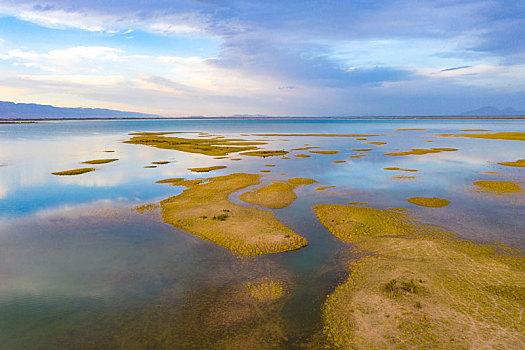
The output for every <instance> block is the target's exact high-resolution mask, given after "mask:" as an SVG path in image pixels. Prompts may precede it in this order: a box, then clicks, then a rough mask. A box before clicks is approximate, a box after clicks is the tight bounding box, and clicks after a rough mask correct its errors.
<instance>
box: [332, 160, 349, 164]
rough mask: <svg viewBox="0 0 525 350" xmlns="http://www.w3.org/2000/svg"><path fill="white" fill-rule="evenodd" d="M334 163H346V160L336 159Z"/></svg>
mask: <svg viewBox="0 0 525 350" xmlns="http://www.w3.org/2000/svg"><path fill="white" fill-rule="evenodd" d="M332 163H335V164H341V163H346V160H334V161H333V162H332Z"/></svg>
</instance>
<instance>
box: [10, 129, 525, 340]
mask: <svg viewBox="0 0 525 350" xmlns="http://www.w3.org/2000/svg"><path fill="white" fill-rule="evenodd" d="M401 128H422V129H425V130H414V131H394V130H395V129H401ZM460 129H488V130H490V131H491V132H495V131H520V132H525V121H508V120H506V121H497V120H495V121H476V120H465V121H438V120H431V121H430V120H427V121H421V120H417V121H410V120H402V121H395V120H394V121H392V120H361V121H360V120H347V121H341V120H330V121H327V120H166V121H164V120H160V121H159V120H135V121H62V122H43V123H36V124H7V125H0V165H2V166H0V348H1V349H31V348H42V349H51V348H148V346H149V347H151V348H164V347H165V348H205V347H211V348H213V347H219V345H217V344H219V343H220V341H221V340H222V338H221V337H224V336H225V335H224V334H226V337H230V336H231V337H234V336H235V335H236V334H252V333H253V330H254V329H259V328H258V327H259V326H260V327H262V328H261V329H266V328H264V327H266V326H264V322H263V321H261V320H263V319H269V320H272V322H274V321H273V320H275V322H281V323H283V324H284V326H283V327H282V330H283V332H284V335H283V337H282V339H286V340H283V341H282V342H281V345H283V346H285V347H287V348H303V347H305V346H306V345H305V344H309V343H310V344H311V343H312V342H314V340H312V339H311V336H312V335H313V334H316V333H317V332H319V331H320V330H321V327H322V324H321V318H320V317H321V315H320V308H321V305H322V303H323V302H324V299H325V297H326V295H327V294H329V293H330V292H331V291H332V290H333V288H334V287H335V286H337V284H338V283H340V282H341V281H343V280H344V278H345V276H346V265H347V262H348V260H349V259H351V258H352V256H351V255H350V253H348V251H349V249H348V248H349V246H348V245H346V244H343V243H341V242H340V241H338V240H337V239H335V238H334V237H333V236H332V235H330V234H329V233H328V231H327V230H326V229H325V228H324V227H323V226H321V225H320V223H319V222H318V221H317V219H316V218H315V215H314V214H313V212H312V210H311V207H312V206H313V205H315V204H321V203H337V204H345V203H347V202H348V201H360V202H370V205H371V206H373V207H377V208H387V207H403V208H409V209H412V210H414V211H415V212H416V213H417V215H419V216H420V217H421V218H422V220H424V221H425V222H427V223H430V224H438V225H443V226H445V227H446V228H448V229H450V230H454V231H455V232H457V233H459V234H460V235H462V236H463V237H466V238H470V239H473V240H476V241H499V242H504V243H506V244H508V245H512V246H519V247H525V232H524V230H523V227H525V215H523V213H524V210H525V203H524V201H523V196H520V195H515V196H504V197H497V196H488V195H483V194H480V193H478V192H475V191H473V185H472V183H473V181H477V180H511V181H517V182H519V183H521V184H522V186H523V184H524V182H525V174H524V171H523V168H514V167H504V166H501V165H498V164H497V163H498V162H502V161H515V160H517V159H524V158H525V146H523V145H522V143H523V142H520V141H502V140H484V139H470V138H442V137H436V136H434V134H438V133H459V130H460ZM137 131H139V132H142V131H159V132H160V131H178V132H207V133H211V134H214V135H221V136H225V137H236V138H239V137H242V138H245V139H268V145H266V146H264V147H265V149H285V150H291V149H293V148H298V147H304V145H305V144H308V145H310V146H316V147H321V148H320V149H323V150H337V151H339V153H338V154H334V155H322V154H311V153H310V154H311V157H310V158H296V157H293V155H294V154H298V153H308V151H293V152H292V153H291V155H292V157H291V159H289V160H285V159H280V157H271V158H266V159H262V158H258V157H246V156H241V158H242V161H231V160H229V159H223V160H219V159H213V157H208V156H205V155H199V154H190V153H183V152H178V151H173V150H161V149H156V148H152V147H148V146H142V145H131V144H125V143H122V141H125V140H127V139H129V136H128V134H129V133H131V132H137ZM257 133H297V134H301V133H321V134H328V133H352V134H354V133H358V134H359V133H367V134H369V133H371V134H381V135H384V136H378V137H370V138H369V139H368V141H384V142H386V143H387V144H385V145H381V146H377V145H369V144H364V143H363V142H367V140H356V139H355V138H348V137H305V136H300V137H299V136H282V137H281V136H279V137H276V136H272V137H266V138H265V137H263V136H256V135H249V136H240V134H257ZM184 135H186V136H185V137H196V135H195V134H184ZM427 140H432V141H433V142H427ZM430 147H448V148H450V147H453V148H457V149H458V151H456V152H442V153H437V154H427V155H421V156H414V155H412V156H404V157H393V156H387V155H385V153H387V152H397V151H396V150H400V151H403V150H407V149H411V148H430ZM362 148H371V149H372V150H371V151H367V152H363V153H366V154H367V156H365V157H363V158H348V157H349V156H351V155H355V154H357V153H359V151H352V149H362ZM105 150H113V151H115V152H112V153H106V152H102V151H105ZM100 158H118V159H119V160H118V161H117V162H113V163H108V164H104V165H96V166H94V167H95V168H97V170H96V171H94V172H91V173H87V174H83V175H79V176H70V177H59V176H53V175H51V172H55V171H61V170H67V169H74V168H79V167H84V166H85V165H81V164H80V163H81V162H82V161H86V160H90V159H100ZM163 160H168V161H171V163H169V164H166V165H160V166H158V167H157V168H153V169H148V168H144V166H147V165H151V162H153V161H163ZM339 160H344V161H345V163H342V164H338V163H333V161H339ZM265 164H275V165H276V166H275V167H273V168H269V167H264V165H265ZM212 165H226V166H227V168H226V169H223V170H219V171H214V172H210V173H201V174H195V173H191V172H189V171H188V170H187V169H188V168H191V167H203V166H212ZM384 167H400V168H409V169H418V170H419V172H417V173H409V172H397V171H386V170H383V168H384ZM265 168H266V169H270V170H271V172H270V173H268V174H265V175H264V177H263V183H270V182H272V181H274V180H276V179H286V178H290V177H296V176H301V177H310V178H313V179H315V180H317V181H319V185H320V186H336V187H335V188H333V189H329V190H325V191H316V190H315V187H316V185H311V186H304V187H301V188H300V189H298V190H297V191H296V192H297V195H298V199H297V200H296V201H295V202H294V203H292V205H290V206H289V207H287V208H283V209H279V210H273V212H274V213H275V215H276V217H277V218H278V219H279V220H281V221H282V222H283V223H285V224H286V225H287V226H289V227H290V228H292V229H293V230H294V231H296V232H297V233H299V234H301V235H302V236H304V237H305V238H306V239H307V240H308V242H309V245H308V246H307V247H305V248H303V249H301V250H298V251H294V252H287V253H282V254H275V255H271V256H263V257H259V258H254V259H239V258H237V257H235V256H233V255H232V254H231V253H230V252H229V251H227V250H225V249H223V248H221V247H218V246H216V245H214V244H212V243H210V242H206V241H202V240H200V239H198V238H196V237H194V236H192V235H190V234H188V233H186V232H183V231H180V230H178V229H175V228H173V227H171V226H169V225H166V224H164V223H162V222H161V221H160V220H159V218H158V217H157V216H156V214H155V213H152V214H139V213H137V212H135V211H132V210H131V209H132V208H133V207H134V206H137V205H140V204H144V203H153V202H157V201H159V200H161V199H164V198H167V197H170V196H173V195H177V194H179V193H180V192H181V191H182V188H180V187H171V186H167V185H163V184H156V183H155V181H157V180H160V179H164V178H171V177H185V178H196V177H211V176H218V175H225V174H230V173H234V172H247V173H259V171H260V170H261V169H265ZM487 171H488V172H497V174H488V173H485V172H487ZM280 174H286V175H280ZM395 175H406V176H414V177H415V178H414V179H396V178H392V176H395ZM239 194H240V193H235V194H233V195H232V197H231V200H232V201H234V202H236V203H240V204H243V205H248V204H246V203H242V202H240V201H239V200H238V196H239ZM414 196H426V197H440V198H446V199H449V200H450V201H451V202H452V204H451V205H449V206H447V207H444V208H440V209H428V208H421V207H417V206H415V205H412V204H409V203H408V202H407V201H406V198H408V197H414ZM267 276H271V277H276V278H277V279H280V280H282V281H285V282H286V285H287V291H288V292H287V296H286V298H285V300H284V301H282V302H280V303H277V304H276V305H275V306H272V307H270V308H268V310H255V311H253V310H252V311H250V312H255V315H260V317H259V318H258V317H257V316H255V317H252V316H253V315H252V314H250V315H252V316H250V317H251V318H249V319H248V318H242V317H241V316H238V317H239V319H238V320H237V321H235V320H234V321H235V322H234V321H231V322H230V321H228V322H230V323H228V324H227V326H225V325H224V324H223V323H224V322H226V321H224V320H222V321H221V322H223V323H221V322H219V321H218V320H219V319H224V315H241V314H242V315H244V313H246V312H247V311H246V310H245V309H243V308H242V305H241V304H239V303H237V304H235V303H232V302H231V300H237V299H235V295H236V294H235V291H236V290H237V289H238V286H242V285H243V283H246V282H250V281H254V280H257V279H258V278H263V277H267ZM243 310H244V311H243ZM243 312H244V313H243ZM219 315H222V316H219ZM236 317H237V316H236ZM272 322H270V323H272ZM261 324H263V326H261ZM250 332H252V333H250ZM262 334H264V332H263V333H262ZM255 336H256V335H255Z"/></svg>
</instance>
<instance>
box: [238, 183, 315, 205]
mask: <svg viewBox="0 0 525 350" xmlns="http://www.w3.org/2000/svg"><path fill="white" fill-rule="evenodd" d="M316 182H317V181H315V180H312V179H306V178H294V179H290V180H288V181H283V182H275V183H272V184H269V185H266V186H263V187H261V188H258V189H255V190H254V191H250V192H245V193H243V194H242V195H241V197H240V199H241V200H242V201H244V202H246V203H250V204H255V205H260V206H262V207H265V208H270V209H281V208H285V207H287V206H289V205H290V204H292V203H293V201H295V200H296V199H297V195H296V194H295V193H294V190H295V189H296V188H298V187H300V186H303V185H309V184H313V183H316Z"/></svg>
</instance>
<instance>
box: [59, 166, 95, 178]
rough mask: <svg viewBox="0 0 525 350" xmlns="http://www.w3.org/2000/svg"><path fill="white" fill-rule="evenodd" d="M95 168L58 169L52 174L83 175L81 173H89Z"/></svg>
mask: <svg viewBox="0 0 525 350" xmlns="http://www.w3.org/2000/svg"><path fill="white" fill-rule="evenodd" d="M94 170H95V168H79V169H72V170H64V171H57V172H54V173H51V174H53V175H59V176H69V175H81V174H85V173H89V172H91V171H94Z"/></svg>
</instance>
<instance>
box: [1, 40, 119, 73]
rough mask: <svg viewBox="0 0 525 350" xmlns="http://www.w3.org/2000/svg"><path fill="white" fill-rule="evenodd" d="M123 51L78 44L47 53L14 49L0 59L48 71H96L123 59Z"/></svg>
mask: <svg viewBox="0 0 525 350" xmlns="http://www.w3.org/2000/svg"><path fill="white" fill-rule="evenodd" d="M120 53H121V51H120V50H118V49H115V48H112V47H104V46H76V47H71V48H67V49H54V50H50V51H48V52H45V53H37V52H34V51H28V50H22V49H14V50H9V51H7V54H4V55H1V56H0V59H4V60H12V61H14V62H15V64H21V65H24V66H26V67H34V68H39V69H41V70H44V71H48V72H57V73H64V72H71V71H73V72H77V73H78V72H79V71H88V72H96V71H100V70H101V68H102V67H101V66H100V63H101V62H102V61H103V62H119V61H122V60H123V57H121V56H120Z"/></svg>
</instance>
